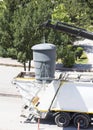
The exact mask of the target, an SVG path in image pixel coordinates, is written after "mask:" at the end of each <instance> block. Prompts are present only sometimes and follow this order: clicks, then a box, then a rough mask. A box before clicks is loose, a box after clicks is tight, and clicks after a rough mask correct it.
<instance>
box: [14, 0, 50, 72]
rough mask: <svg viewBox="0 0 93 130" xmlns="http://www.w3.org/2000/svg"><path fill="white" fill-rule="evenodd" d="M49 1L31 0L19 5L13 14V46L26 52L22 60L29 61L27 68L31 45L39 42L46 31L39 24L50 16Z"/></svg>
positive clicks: (30, 55)
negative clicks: (24, 4)
mask: <svg viewBox="0 0 93 130" xmlns="http://www.w3.org/2000/svg"><path fill="white" fill-rule="evenodd" d="M50 2H51V0H49V1H43V0H40V1H34V0H32V1H30V2H29V3H27V4H26V6H21V7H19V9H17V11H16V12H15V14H14V28H15V32H14V46H15V47H16V49H17V52H18V53H20V52H21V53H22V54H24V53H26V54H25V59H24V62H25V63H26V62H27V61H29V70H30V62H31V59H32V51H31V47H32V46H33V45H35V44H36V43H40V42H41V39H42V37H43V32H44V33H46V32H47V31H45V30H43V29H42V28H40V25H41V24H42V23H43V22H44V21H45V20H47V19H48V18H50V17H51V6H52V5H51V4H50ZM40 3H42V4H40ZM46 34H47V33H46ZM46 34H45V35H46ZM46 37H47V35H46ZM18 58H19V57H18ZM19 60H20V61H21V62H22V61H23V60H21V59H20V58H19Z"/></svg>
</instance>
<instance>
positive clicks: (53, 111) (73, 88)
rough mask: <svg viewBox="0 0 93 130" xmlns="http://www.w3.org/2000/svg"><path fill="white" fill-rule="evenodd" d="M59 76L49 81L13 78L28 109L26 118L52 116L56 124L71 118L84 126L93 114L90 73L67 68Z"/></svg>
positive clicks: (91, 77) (68, 120)
mask: <svg viewBox="0 0 93 130" xmlns="http://www.w3.org/2000/svg"><path fill="white" fill-rule="evenodd" d="M59 77H60V78H55V79H54V80H52V81H51V82H50V83H44V82H42V83H38V82H37V81H36V80H35V79H34V78H29V79H28V78H19V77H17V78H15V79H14V82H15V83H16V85H17V86H18V88H19V91H20V93H21V95H22V97H23V99H24V101H25V106H26V107H25V108H27V110H28V111H29V114H28V115H27V116H28V117H27V120H31V119H32V117H36V118H43V119H45V118H47V117H51V116H52V117H54V118H55V123H56V124H57V125H58V126H59V127H62V126H64V127H66V126H68V125H69V124H70V122H72V121H73V123H74V125H75V126H76V127H77V125H78V123H80V127H81V128H87V127H88V126H89V124H90V123H91V119H92V117H93V75H92V74H86V73H84V74H80V73H74V74H73V73H71V72H70V73H62V74H61V76H59ZM38 116H39V117H38Z"/></svg>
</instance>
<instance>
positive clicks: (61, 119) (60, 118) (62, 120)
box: [55, 112, 70, 127]
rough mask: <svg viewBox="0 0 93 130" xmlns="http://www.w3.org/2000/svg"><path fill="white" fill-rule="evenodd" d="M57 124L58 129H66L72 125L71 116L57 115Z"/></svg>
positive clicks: (65, 114)
mask: <svg viewBox="0 0 93 130" xmlns="http://www.w3.org/2000/svg"><path fill="white" fill-rule="evenodd" d="M55 123H56V125H57V126H58V127H63V126H64V127H66V126H68V125H69V123H70V116H69V114H68V113H65V112H62V113H59V114H58V115H56V117H55Z"/></svg>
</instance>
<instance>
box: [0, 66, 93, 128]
mask: <svg viewBox="0 0 93 130" xmlns="http://www.w3.org/2000/svg"><path fill="white" fill-rule="evenodd" d="M21 71H23V69H22V68H21V67H10V66H0V94H1V96H0V130H38V123H24V119H23V118H21V117H20V114H21V105H22V99H21V98H19V97H16V96H13V95H17V94H19V92H18V91H17V89H16V88H15V87H14V86H13V85H12V84H11V81H12V79H13V78H14V77H15V76H16V75H17V74H18V73H20V72H21ZM3 94H5V95H3ZM2 95H3V96H2ZM9 95H10V96H9ZM39 128H40V129H39V130H77V128H74V127H73V125H72V126H69V127H67V128H59V127H57V126H56V125H55V124H54V123H53V121H46V120H44V121H40V126H39ZM81 130H83V129H81ZM87 130H93V127H92V126H90V127H89V129H87Z"/></svg>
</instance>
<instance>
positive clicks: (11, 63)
mask: <svg viewBox="0 0 93 130" xmlns="http://www.w3.org/2000/svg"><path fill="white" fill-rule="evenodd" d="M0 65H6V66H14V67H23V65H22V64H21V63H20V62H18V61H17V60H15V59H11V58H2V57H0Z"/></svg>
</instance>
